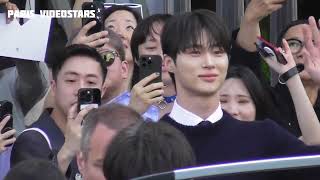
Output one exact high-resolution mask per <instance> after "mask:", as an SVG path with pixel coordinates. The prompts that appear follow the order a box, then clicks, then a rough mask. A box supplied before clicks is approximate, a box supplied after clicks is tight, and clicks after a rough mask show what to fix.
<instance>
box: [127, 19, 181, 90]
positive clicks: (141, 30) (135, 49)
mask: <svg viewBox="0 0 320 180" xmlns="http://www.w3.org/2000/svg"><path fill="white" fill-rule="evenodd" d="M171 17H172V15H170V14H154V15H151V16H149V17H147V18H145V19H143V20H142V21H141V22H140V23H139V24H138V25H137V27H136V29H135V30H134V31H133V34H132V37H131V41H130V46H131V53H132V57H133V59H134V61H135V62H137V61H138V60H139V57H140V54H139V45H141V44H143V43H144V42H146V39H147V36H148V35H150V34H151V32H152V31H153V32H155V33H157V32H156V31H155V29H154V24H155V23H163V25H164V24H166V22H167V21H168V20H169V19H170V18H171ZM159 35H161V34H159ZM135 62H134V69H133V77H132V82H131V84H132V86H134V85H135V84H136V83H138V82H139V81H140V79H139V66H138V65H137V64H136V63H135ZM169 74H170V77H171V79H172V81H173V83H174V84H175V81H174V75H173V74H172V73H169Z"/></svg>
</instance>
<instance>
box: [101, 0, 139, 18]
mask: <svg viewBox="0 0 320 180" xmlns="http://www.w3.org/2000/svg"><path fill="white" fill-rule="evenodd" d="M103 5H104V8H105V9H108V8H110V7H111V6H113V5H117V6H127V7H129V8H131V9H132V10H134V11H136V12H137V13H139V14H140V15H141V17H142V18H143V11H142V5H141V4H136V3H104V4H103Z"/></svg>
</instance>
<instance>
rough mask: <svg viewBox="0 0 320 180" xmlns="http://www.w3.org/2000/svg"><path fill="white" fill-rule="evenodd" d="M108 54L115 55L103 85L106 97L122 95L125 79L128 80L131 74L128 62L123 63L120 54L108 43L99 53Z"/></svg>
mask: <svg viewBox="0 0 320 180" xmlns="http://www.w3.org/2000/svg"><path fill="white" fill-rule="evenodd" d="M106 52H114V55H115V56H114V57H115V58H114V61H113V63H112V64H111V65H109V66H108V67H107V70H108V73H107V77H106V80H105V82H104V84H103V88H105V89H106V93H105V95H106V96H108V95H109V94H110V93H111V94H114V93H115V92H117V93H121V91H123V89H122V87H125V86H124V85H123V84H124V83H126V81H125V79H127V78H128V76H129V75H128V73H129V72H128V63H127V61H121V60H120V57H119V52H117V51H116V50H115V49H114V48H113V47H111V46H110V45H108V44H107V43H106V44H105V45H104V46H103V47H102V48H101V49H99V53H100V54H101V55H102V56H104V55H105V53H106Z"/></svg>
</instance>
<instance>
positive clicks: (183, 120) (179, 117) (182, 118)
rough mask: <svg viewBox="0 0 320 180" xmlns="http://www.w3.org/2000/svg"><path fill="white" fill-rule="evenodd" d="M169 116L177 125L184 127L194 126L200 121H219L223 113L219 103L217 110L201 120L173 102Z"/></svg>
mask: <svg viewBox="0 0 320 180" xmlns="http://www.w3.org/2000/svg"><path fill="white" fill-rule="evenodd" d="M169 116H170V117H171V118H172V119H173V120H175V121H176V122H177V123H179V124H182V125H185V126H196V125H198V124H199V123H200V122H201V121H204V120H207V121H210V122H211V123H215V122H217V121H219V120H220V119H221V118H222V116H223V111H222V109H221V104H220V102H219V106H218V108H217V109H216V110H215V111H214V112H213V113H212V114H211V115H210V116H209V117H208V118H207V119H202V118H201V117H199V116H197V115H196V114H193V113H192V112H190V111H188V110H186V109H184V108H183V107H181V106H180V105H179V104H178V103H177V100H175V101H174V104H173V107H172V111H171V113H170V114H169Z"/></svg>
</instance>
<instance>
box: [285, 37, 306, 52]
mask: <svg viewBox="0 0 320 180" xmlns="http://www.w3.org/2000/svg"><path fill="white" fill-rule="evenodd" d="M287 42H288V44H289V48H290V50H291V52H292V54H298V53H299V52H300V51H301V50H302V48H303V46H304V44H303V42H302V41H300V40H299V39H287Z"/></svg>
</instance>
